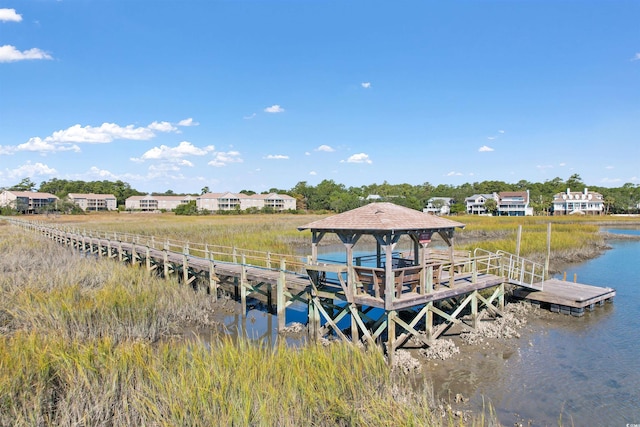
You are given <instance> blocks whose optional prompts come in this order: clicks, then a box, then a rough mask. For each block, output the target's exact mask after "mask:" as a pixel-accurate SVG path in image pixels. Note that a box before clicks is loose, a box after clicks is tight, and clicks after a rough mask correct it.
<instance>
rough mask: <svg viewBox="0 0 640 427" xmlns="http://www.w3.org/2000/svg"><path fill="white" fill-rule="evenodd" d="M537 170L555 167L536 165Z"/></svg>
mask: <svg viewBox="0 0 640 427" xmlns="http://www.w3.org/2000/svg"><path fill="white" fill-rule="evenodd" d="M536 169H540V170H547V169H553V166H552V165H536Z"/></svg>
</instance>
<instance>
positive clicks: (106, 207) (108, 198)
mask: <svg viewBox="0 0 640 427" xmlns="http://www.w3.org/2000/svg"><path fill="white" fill-rule="evenodd" d="M67 198H68V199H69V200H70V201H72V202H73V203H75V204H76V205H78V206H79V207H80V209H82V210H83V211H115V210H116V209H118V201H117V199H116V196H114V195H113V194H93V193H88V194H82V193H69V194H68V195H67Z"/></svg>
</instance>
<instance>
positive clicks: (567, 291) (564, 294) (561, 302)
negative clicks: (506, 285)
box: [513, 278, 616, 316]
mask: <svg viewBox="0 0 640 427" xmlns="http://www.w3.org/2000/svg"><path fill="white" fill-rule="evenodd" d="M513 294H514V296H515V297H517V298H521V299H526V300H529V301H531V302H533V303H535V304H540V305H544V306H548V307H549V310H551V311H553V312H556V313H564V314H571V315H573V316H582V315H584V312H585V310H589V311H591V310H593V309H594V308H595V307H596V306H600V305H604V303H605V302H612V301H613V297H615V295H616V291H615V289H613V288H602V287H598V286H591V285H585V284H582V283H575V282H569V281H566V280H560V279H555V278H552V279H547V280H545V281H544V285H543V290H533V289H526V288H517V289H515V290H514V293H513Z"/></svg>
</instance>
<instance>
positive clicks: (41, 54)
mask: <svg viewBox="0 0 640 427" xmlns="http://www.w3.org/2000/svg"><path fill="white" fill-rule="evenodd" d="M29 59H53V58H52V57H51V55H49V54H48V53H47V52H45V51H44V50H40V49H38V48H35V47H34V48H32V49H27V50H23V51H20V50H18V49H16V48H15V46H11V45H9V44H6V45H4V46H0V62H16V61H25V60H29Z"/></svg>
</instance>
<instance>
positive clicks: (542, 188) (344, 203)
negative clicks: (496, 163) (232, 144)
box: [6, 174, 640, 214]
mask: <svg viewBox="0 0 640 427" xmlns="http://www.w3.org/2000/svg"><path fill="white" fill-rule="evenodd" d="M36 187H37V188H36ZM567 188H570V189H571V191H584V189H585V188H588V189H589V190H590V191H596V192H598V193H600V194H602V195H603V196H604V202H605V210H606V213H618V214H624V213H639V204H640V185H638V184H632V183H626V184H624V185H622V186H621V187H617V188H608V187H599V186H595V185H593V186H591V185H586V184H585V183H584V182H583V181H582V178H581V177H580V175H578V174H573V175H571V176H570V177H569V178H568V179H567V180H563V179H561V178H559V177H556V178H554V179H552V180H548V181H544V182H529V181H526V180H520V181H518V182H516V183H507V182H504V181H482V182H474V183H465V184H462V185H449V184H438V185H433V184H430V183H428V182H425V183H423V184H419V185H411V184H390V183H388V182H386V181H384V182H383V183H382V184H370V185H362V186H360V187H346V186H345V185H344V184H340V183H337V182H335V181H333V180H323V181H322V182H320V183H319V184H318V185H316V186H313V185H309V184H308V183H307V182H306V181H300V182H298V183H297V184H296V185H295V186H294V187H293V188H291V189H278V188H271V189H269V190H268V191H265V192H263V193H279V194H287V195H289V196H292V197H294V198H296V200H297V209H298V210H311V211H332V212H345V211H347V210H350V209H354V208H357V207H359V206H362V205H363V204H365V203H369V202H371V201H390V202H393V203H396V204H398V205H402V206H407V207H410V208H413V209H417V210H422V208H424V207H425V206H426V204H427V202H428V200H429V199H430V198H432V197H451V198H453V199H454V200H455V203H454V205H453V206H452V209H451V210H452V213H463V212H465V210H466V206H465V203H464V200H465V198H467V197H469V196H472V195H473V194H491V193H494V192H495V193H500V192H504V191H525V190H529V197H530V203H529V204H530V206H532V207H533V209H534V211H535V212H536V213H537V214H544V213H545V212H550V211H551V208H552V205H553V196H554V195H555V194H557V193H561V192H564V191H566V190H567ZM6 189H8V190H14V191H36V189H37V191H40V192H45V193H51V194H54V195H56V196H58V197H59V198H61V199H63V198H64V197H66V196H67V195H68V194H69V193H96V194H113V195H114V196H115V197H116V199H117V201H118V206H124V203H125V200H126V199H127V198H128V197H131V196H141V195H145V194H146V193H144V192H141V191H137V190H136V189H134V188H132V187H131V185H130V184H128V183H126V182H123V181H120V180H118V181H115V182H114V181H107V180H104V181H90V182H85V181H79V180H65V179H57V178H53V179H51V180H49V181H44V182H42V183H41V184H40V186H39V187H38V186H37V185H36V184H35V183H34V182H33V181H31V179H29V178H25V179H23V180H22V181H21V182H20V183H19V184H16V185H14V186H12V187H9V188H6ZM208 192H209V188H208V187H204V188H202V190H201V191H200V193H191V194H192V195H198V194H204V193H208ZM240 193H244V194H255V192H254V191H252V190H242V191H240ZM152 194H153V195H185V194H179V193H175V192H173V191H172V190H167V191H165V192H164V193H152Z"/></svg>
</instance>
